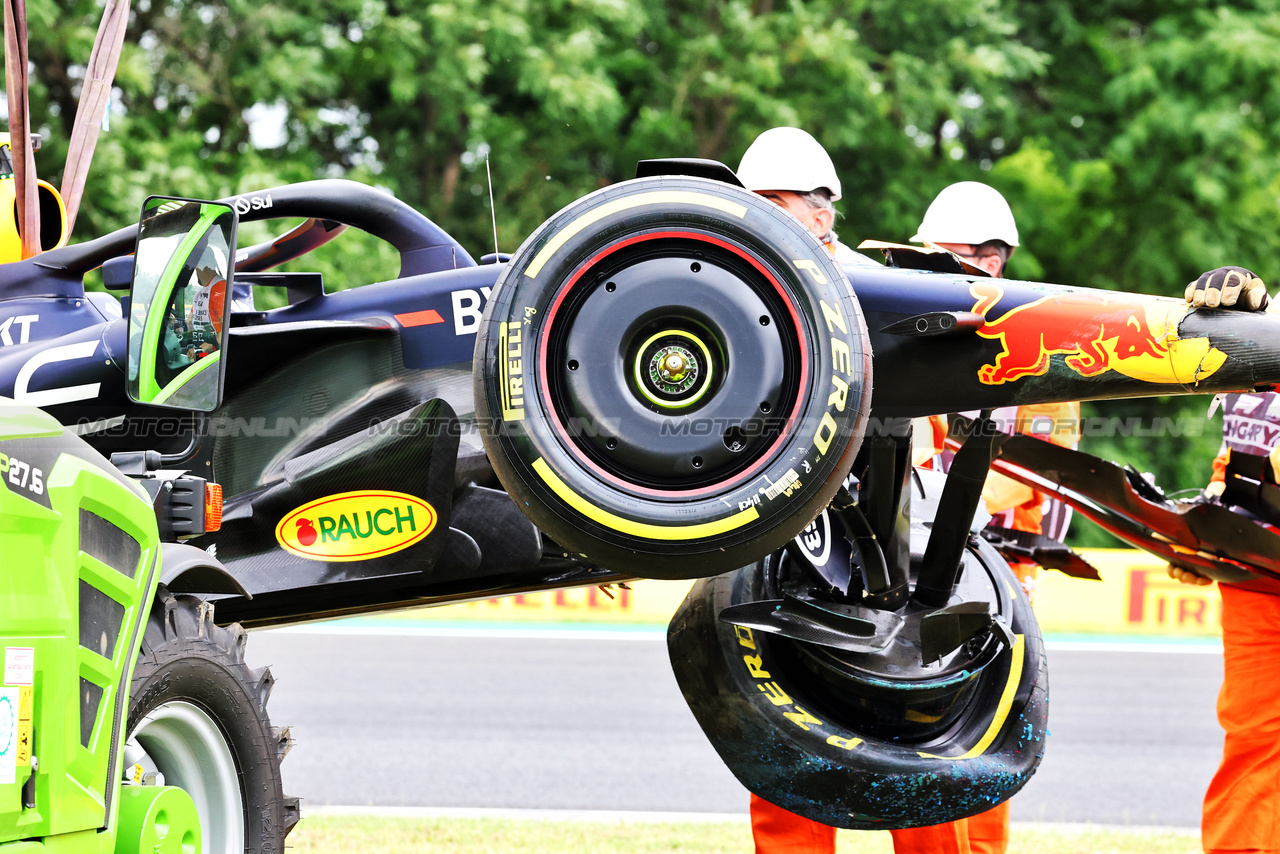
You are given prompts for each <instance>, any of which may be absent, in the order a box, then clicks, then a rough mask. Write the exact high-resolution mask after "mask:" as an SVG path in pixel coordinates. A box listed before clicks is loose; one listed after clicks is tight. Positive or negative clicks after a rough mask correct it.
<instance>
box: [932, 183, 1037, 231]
mask: <svg viewBox="0 0 1280 854" xmlns="http://www.w3.org/2000/svg"><path fill="white" fill-rule="evenodd" d="M911 239H912V240H916V241H920V242H929V243H967V244H968V245H970V246H979V245H981V244H983V243H986V242H987V241H988V240H1003V241H1004V242H1005V243H1007V244H1009V245H1010V246H1017V245H1018V226H1017V224H1015V223H1014V221H1013V211H1011V210H1009V203H1008V202H1006V201H1005V200H1004V196H1002V195H1000V192H999V191H998V190H996V188H994V187H989V186H987V185H986V184H983V183H980V182H978V181H961V182H960V183H958V184H952V185H951V186H950V187H947V188H946V189H944V190H943V191H942V192H941V193H938V197H937V198H936V199H934V200H933V202H932V203H930V205H929V209H928V210H927V211H925V212H924V221H923V222H921V223H920V228H919V229H918V230H917V231H916V233H915V236H914V237H912V238H911Z"/></svg>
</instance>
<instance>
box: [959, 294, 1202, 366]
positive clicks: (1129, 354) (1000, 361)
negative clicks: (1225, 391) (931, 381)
mask: <svg viewBox="0 0 1280 854" xmlns="http://www.w3.org/2000/svg"><path fill="white" fill-rule="evenodd" d="M969 292H970V293H971V294H972V295H973V297H974V298H975V299H976V300H977V302H975V303H974V306H973V310H974V312H975V313H977V314H981V315H982V316H983V318H984V319H986V318H987V312H988V311H990V310H991V309H992V308H994V307H995V305H996V303H998V302H999V301H1000V299H1001V297H1003V296H1004V289H1003V288H1002V287H1000V286H999V285H998V284H995V283H994V282H974V283H973V285H972V286H971V287H970V289H969ZM1188 310H1189V309H1188V307H1187V306H1186V305H1185V304H1183V303H1182V302H1180V301H1176V300H1167V299H1160V298H1158V297H1150V298H1147V299H1134V298H1132V297H1125V296H1120V295H1115V294H1107V293H1093V292H1088V291H1071V292H1066V293H1059V294H1054V295H1052V296H1047V297H1042V298H1041V299H1038V300H1035V301H1033V302H1029V303H1025V304H1023V305H1020V306H1018V307H1016V308H1014V309H1012V310H1010V311H1007V312H1005V313H1004V314H1003V315H1001V316H1000V317H999V318H996V319H995V320H991V319H986V322H985V323H984V324H983V325H982V328H981V329H979V330H978V334H979V335H981V336H982V337H983V338H991V339H994V340H996V341H999V342H1000V345H1001V350H1000V352H999V353H998V354H997V355H996V357H995V360H994V361H992V362H991V363H990V364H987V365H983V366H982V367H981V368H979V369H978V379H979V380H980V381H981V382H983V383H984V384H986V385H1001V384H1003V383H1007V382H1013V381H1014V380H1020V379H1023V378H1026V377H1037V376H1043V375H1044V374H1046V373H1048V372H1049V367H1050V364H1051V363H1052V357H1053V356H1055V355H1061V356H1063V357H1064V358H1063V359H1062V363H1063V364H1064V365H1066V367H1067V368H1068V369H1070V370H1072V371H1074V372H1075V373H1077V374H1080V375H1081V376H1085V377H1095V376H1100V375H1102V374H1104V373H1106V372H1107V371H1115V372H1116V373H1119V374H1123V375H1125V376H1127V377H1131V378H1133V379H1136V380H1141V381H1143V382H1150V383H1160V384H1176V385H1194V384H1195V383H1197V382H1199V381H1200V380H1202V379H1204V378H1205V377H1207V376H1209V375H1210V374H1212V373H1214V372H1215V371H1217V370H1218V368H1220V367H1222V364H1223V363H1224V362H1225V361H1226V358H1227V357H1226V354H1225V353H1223V352H1222V351H1221V350H1218V349H1216V348H1214V347H1213V346H1212V345H1211V344H1210V342H1209V339H1207V338H1187V339H1181V338H1179V337H1178V323H1179V321H1181V320H1182V318H1183V317H1185V316H1186V313H1187V311H1188Z"/></svg>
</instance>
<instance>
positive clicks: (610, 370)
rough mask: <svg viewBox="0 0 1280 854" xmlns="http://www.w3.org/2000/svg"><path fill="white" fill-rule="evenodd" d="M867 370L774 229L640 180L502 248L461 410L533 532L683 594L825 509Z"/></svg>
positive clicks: (855, 310)
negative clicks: (478, 427) (468, 413)
mask: <svg viewBox="0 0 1280 854" xmlns="http://www.w3.org/2000/svg"><path fill="white" fill-rule="evenodd" d="M870 370H871V366H870V347H869V344H868V338H867V332H866V328H865V325H864V323H863V319H862V314H861V311H860V309H859V307H858V303H857V300H856V298H855V297H854V295H853V292H852V290H851V289H850V288H849V286H848V283H847V282H846V281H845V278H844V275H843V274H842V273H841V271H840V268H839V266H837V265H836V264H835V263H834V261H833V260H832V258H831V257H830V255H829V254H828V252H827V251H826V250H825V249H824V248H823V247H822V246H821V244H819V243H818V242H817V241H816V240H815V239H814V238H813V237H812V235H810V234H809V233H808V231H806V230H805V229H804V228H803V226H801V225H800V224H799V223H798V222H796V221H795V219H794V218H792V217H791V216H790V215H789V214H787V213H786V212H785V211H783V210H782V209H781V208H779V207H778V206H777V205H774V204H773V203H772V202H769V201H767V200H765V199H762V198H760V197H758V196H756V195H754V194H752V193H748V192H745V191H743V190H741V189H738V188H735V187H731V186H728V185H726V184H721V183H718V182H715V181H707V180H701V179H696V178H648V179H641V180H637V181H629V182H625V183H623V184H619V185H616V186H613V187H609V188H606V189H605V190H601V191H599V192H597V193H594V194H592V195H590V196H587V197H586V198H583V199H581V200H579V201H578V202H575V203H574V204H572V205H570V206H569V207H568V208H565V209H564V210H563V211H561V212H560V213H558V214H557V215H556V216H554V217H552V218H551V219H550V220H548V221H547V222H546V223H545V224H544V225H543V226H542V227H541V228H539V229H538V231H536V232H535V233H534V234H533V236H531V237H530V238H529V239H528V240H527V241H526V242H525V244H524V245H523V246H522V247H521V248H520V249H519V250H518V251H517V253H516V255H515V256H514V257H513V258H512V261H511V263H510V264H508V266H507V268H506V270H505V271H504V273H503V274H502V277H501V278H500V279H499V281H498V283H497V285H496V286H495V287H494V290H493V293H492V294H491V295H490V299H489V303H488V306H487V308H486V310H485V317H484V320H483V321H482V323H481V328H480V331H479V334H478V336H477V339H476V356H475V386H476V403H477V411H478V414H479V416H480V418H481V419H482V422H481V423H482V424H484V425H485V426H486V427H488V428H490V429H487V430H486V431H485V445H486V449H487V450H488V453H489V457H490V459H491V461H492V462H493V466H494V469H495V471H496V472H497V473H498V476H499V478H500V479H501V480H502V483H503V485H504V486H505V487H506V489H507V491H508V492H509V493H511V495H512V496H513V497H514V498H515V499H516V500H517V503H519V504H520V506H521V507H522V508H523V509H524V510H525V512H526V513H527V514H528V515H529V517H530V518H531V519H533V521H534V522H535V523H536V524H537V525H538V526H539V527H540V528H542V529H543V530H544V531H546V532H547V533H549V534H550V535H551V536H552V537H553V538H554V539H555V540H556V541H557V542H559V543H561V544H562V545H565V546H567V547H568V548H570V549H571V550H573V551H575V552H579V553H581V554H583V555H585V556H587V557H588V558H591V559H592V560H594V561H596V562H598V563H600V564H601V565H604V566H607V567H609V568H610V569H615V570H618V571H622V572H629V573H634V574H637V575H644V576H652V577H661V578H682V577H683V578H688V577H694V576H704V575H709V574H712V573H715V572H722V571H724V570H727V569H730V568H732V567H734V566H741V565H743V564H744V563H747V562H749V561H751V560H754V559H756V558H759V557H760V556H762V555H763V554H767V553H768V552H769V551H770V550H772V549H775V548H778V547H780V546H781V545H782V544H784V543H785V542H786V541H787V540H789V539H791V538H792V537H793V536H795V535H796V534H797V533H798V532H799V531H800V530H801V529H803V528H804V526H805V525H807V524H808V523H809V522H810V521H811V520H812V519H813V517H814V516H816V515H817V514H818V512H819V511H820V510H821V509H822V508H823V507H824V506H825V505H826V504H827V503H828V502H829V501H830V499H831V496H832V495H833V494H834V492H835V490H836V489H837V488H838V487H839V485H840V482H841V481H842V480H843V478H844V477H845V475H846V474H847V473H848V469H849V467H850V465H851V464H852V460H853V455H854V453H856V451H857V449H858V446H859V444H860V443H861V438H862V433H863V430H864V429H865V422H866V418H867V408H868V406H869V404H870V397H871V381H870Z"/></svg>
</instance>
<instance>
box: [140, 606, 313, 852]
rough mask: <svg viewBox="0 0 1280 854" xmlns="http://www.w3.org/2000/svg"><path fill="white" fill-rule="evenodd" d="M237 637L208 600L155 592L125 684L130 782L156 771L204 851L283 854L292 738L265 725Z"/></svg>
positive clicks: (255, 675)
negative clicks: (195, 819)
mask: <svg viewBox="0 0 1280 854" xmlns="http://www.w3.org/2000/svg"><path fill="white" fill-rule="evenodd" d="M245 638H246V635H245V631H244V629H242V628H240V626H238V625H234V626H228V627H221V626H218V625H217V624H215V623H214V622H213V606H212V605H210V604H209V603H207V602H204V601H202V600H200V599H197V598H195V597H191V596H176V597H175V596H173V595H172V594H171V593H169V592H168V590H166V589H165V588H164V587H161V588H160V591H159V593H158V594H157V597H156V601H155V604H154V605H153V606H152V610H151V615H150V618H149V619H148V622H147V626H146V631H145V633H144V636H143V641H142V649H141V652H140V653H139V656H138V664H137V667H136V668H135V669H134V676H133V682H132V684H131V686H130V692H129V721H128V726H127V732H128V734H129V736H128V743H127V746H126V751H125V756H126V761H127V762H128V763H129V764H130V766H131V769H132V771H133V773H132V775H131V776H133V777H136V778H138V779H141V778H144V777H145V776H146V775H148V774H151V773H154V772H159V773H160V774H161V775H163V780H164V784H165V785H168V786H177V787H179V788H181V789H183V790H185V791H186V792H187V794H189V795H190V796H191V798H192V800H193V801H194V802H195V806H196V810H197V812H198V813H199V816H200V829H201V833H202V838H203V850H204V852H206V854H240V852H259V851H266V852H280V851H283V850H284V838H285V836H286V834H288V832H289V831H290V830H291V829H292V828H293V825H294V824H295V823H296V822H297V820H298V802H297V799H296V798H286V797H285V795H284V791H283V789H282V786H281V778H280V760H281V759H282V758H283V757H284V755H285V753H287V752H288V750H289V747H290V746H291V744H292V741H291V739H290V736H289V733H288V731H287V730H281V729H278V728H275V727H272V726H271V722H270V719H269V718H268V716H267V710H266V704H267V698H268V696H269V695H270V693H271V686H272V683H273V680H272V677H271V673H270V671H269V670H267V669H266V668H263V669H261V670H257V671H254V670H250V669H249V667H248V666H247V665H246V664H245V661H244V646H245Z"/></svg>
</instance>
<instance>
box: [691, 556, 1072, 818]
mask: <svg viewBox="0 0 1280 854" xmlns="http://www.w3.org/2000/svg"><path fill="white" fill-rule="evenodd" d="M779 560H786V558H783V557H782V556H781V555H771V556H769V557H768V558H766V559H765V560H763V561H761V562H759V563H757V564H755V565H753V566H750V567H746V568H744V569H740V570H738V571H735V572H731V573H726V574H724V575H721V576H718V577H715V578H709V579H704V580H702V581H699V582H697V583H696V584H695V585H694V587H693V589H692V590H691V591H690V593H689V595H688V597H687V598H686V599H685V601H684V603H683V604H682V605H681V607H680V608H679V610H678V611H677V612H676V614H675V616H674V617H673V618H672V620H671V624H670V627H669V630H668V649H669V652H670V657H671V663H672V667H673V669H674V671H675V675H676V681H677V682H678V683H679V684H680V688H681V691H682V692H683V693H684V697H685V700H686V701H687V702H688V703H689V707H690V709H691V710H692V711H693V713H694V716H695V717H696V718H697V720H698V723H699V724H700V725H701V727H702V729H703V731H704V732H705V733H706V735H707V738H708V739H709V740H710V741H711V743H712V745H713V746H714V747H715V749H716V752H717V753H719V754H720V757H721V758H722V759H723V760H724V762H725V764H726V765H727V766H728V767H729V769H730V770H731V771H732V772H733V773H734V775H735V776H736V777H737V778H738V779H739V780H740V781H741V782H742V784H743V785H744V786H746V787H747V788H748V789H750V790H751V791H753V792H755V793H756V794H758V795H760V797H762V798H764V799H765V800H768V801H770V802H772V803H774V804H777V805H778V806H780V807H783V808H784V809H787V810H790V811H791V812H794V813H797V814H799V815H802V816H804V817H806V818H810V819H813V820H815V821H818V822H821V823H823V824H827V825H832V826H835V827H844V828H852V829H860V830H891V829H896V828H902V827H923V826H928V825H934V824H939V823H942V822H946V821H953V820H956V819H960V818H964V817H967V816H971V815H976V814H978V813H980V812H984V811H986V810H989V809H991V808H992V807H994V806H996V805H997V804H999V803H1001V802H1003V801H1004V800H1006V799H1008V798H1009V797H1012V796H1013V794H1014V793H1016V792H1017V791H1018V790H1019V789H1021V788H1022V786H1023V785H1024V784H1025V783H1026V782H1027V781H1028V780H1029V779H1030V778H1031V775H1032V774H1033V773H1034V771H1035V769H1036V767H1037V766H1038V765H1039V763H1040V758H1041V756H1042V755H1043V752H1044V739H1045V735H1046V724H1047V713H1048V684H1047V674H1046V659H1045V655H1044V648H1043V644H1042V642H1041V639H1040V632H1039V628H1038V626H1037V624H1036V622H1035V618H1034V616H1033V614H1032V612H1031V606H1030V603H1029V602H1028V601H1027V597H1026V594H1025V593H1024V592H1023V591H1022V588H1021V586H1020V585H1019V584H1018V583H1017V582H1016V581H1015V580H1014V576H1013V573H1012V572H1011V571H1010V570H1009V567H1008V564H1006V563H1005V562H1004V560H1003V559H1001V558H1000V556H999V555H998V554H996V553H995V551H994V550H993V549H992V548H991V547H990V546H989V545H988V544H986V543H985V542H983V543H981V544H980V545H979V546H977V547H975V548H974V549H971V550H970V551H969V552H968V553H967V555H966V558H965V560H966V562H967V564H969V565H968V567H967V568H966V570H965V571H966V573H967V574H968V575H969V579H968V580H967V582H966V584H967V585H968V587H969V590H970V591H975V592H976V591H978V590H982V592H981V593H980V594H978V595H981V596H983V598H990V599H993V600H994V601H993V602H992V603H991V605H992V610H993V611H994V612H995V614H996V616H997V618H998V619H1000V620H1001V621H1002V622H1004V624H1005V625H1007V626H1008V627H1009V628H1010V629H1011V633H1010V635H1009V636H1008V637H1007V640H1011V641H1012V643H1008V642H1000V643H997V644H996V645H995V646H994V647H993V648H992V652H993V655H990V656H986V655H984V654H983V653H982V652H981V651H979V650H975V649H969V650H962V651H960V652H957V653H955V657H956V658H960V659H968V661H976V662H977V663H978V664H979V665H981V666H980V667H979V668H973V667H970V666H969V663H968V661H964V660H962V661H959V662H948V660H947V659H946V658H944V659H943V660H942V661H940V662H938V663H936V664H934V665H928V666H923V667H916V668H911V669H914V671H915V672H912V673H908V672H906V671H907V670H908V669H909V668H907V667H903V668H901V669H900V672H897V673H895V672H893V671H899V668H898V666H897V665H894V664H888V666H886V663H887V659H886V661H881V662H877V661H876V660H875V659H874V658H873V657H871V656H866V655H858V654H853V653H842V652H840V651H839V650H832V649H830V648H828V647H819V646H816V645H813V644H808V643H803V642H799V641H795V640H790V639H787V638H783V637H780V636H777V635H773V634H766V633H764V632H761V631H753V630H751V629H749V628H745V627H742V626H734V625H729V624H727V623H724V622H721V621H720V620H719V619H718V616H719V614H720V613H721V612H722V611H723V610H724V609H725V608H726V607H728V606H730V605H737V604H740V603H743V602H751V601H758V600H760V599H769V598H775V597H776V595H777V591H776V590H774V589H772V581H771V579H772V578H773V573H774V568H775V567H776V565H777V562H778V561H779ZM906 634H907V632H906V630H904V632H903V635H906ZM997 634H1003V633H997ZM987 642H988V643H990V640H989V639H988V641H987ZM913 643H915V639H907V640H906V641H904V642H903V643H902V651H903V652H907V653H912V652H914V656H915V661H916V662H917V664H918V663H919V662H920V657H919V649H918V648H917V649H915V650H911V649H909V647H911V646H912V644H913ZM974 669H978V672H977V673H974V672H973V670H974Z"/></svg>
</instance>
